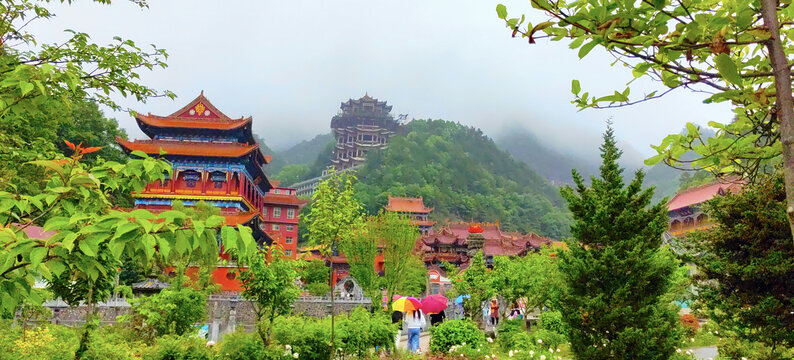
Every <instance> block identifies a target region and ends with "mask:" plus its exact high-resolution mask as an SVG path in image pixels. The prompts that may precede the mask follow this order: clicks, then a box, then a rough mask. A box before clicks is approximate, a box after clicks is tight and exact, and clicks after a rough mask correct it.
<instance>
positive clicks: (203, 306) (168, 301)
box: [132, 282, 207, 340]
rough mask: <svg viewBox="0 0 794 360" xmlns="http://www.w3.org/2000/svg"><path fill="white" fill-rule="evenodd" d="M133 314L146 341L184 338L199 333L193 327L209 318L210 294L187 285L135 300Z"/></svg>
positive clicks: (135, 322) (178, 283) (178, 284)
mask: <svg viewBox="0 0 794 360" xmlns="http://www.w3.org/2000/svg"><path fill="white" fill-rule="evenodd" d="M132 311H133V313H134V315H133V318H138V317H139V318H140V319H139V320H137V321H134V324H135V325H134V326H135V327H136V330H137V331H138V332H139V334H140V335H142V336H143V337H144V338H146V339H150V340H151V339H154V338H155V337H162V336H165V335H177V336H182V335H184V334H189V333H191V332H194V331H195V330H197V329H196V328H195V327H193V325H195V324H196V323H197V322H199V321H201V320H204V319H205V318H206V317H207V294H206V293H205V292H203V291H201V290H196V289H193V288H192V287H190V286H186V284H182V283H180V282H174V283H172V284H171V287H169V288H167V289H163V290H161V291H160V292H159V293H157V294H154V295H152V296H144V297H139V298H136V299H135V300H134V303H133V306H132Z"/></svg>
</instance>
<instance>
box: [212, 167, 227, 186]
mask: <svg viewBox="0 0 794 360" xmlns="http://www.w3.org/2000/svg"><path fill="white" fill-rule="evenodd" d="M210 180H211V181H212V186H213V187H214V188H216V189H220V188H223V183H224V182H226V173H225V172H223V171H213V172H212V173H210Z"/></svg>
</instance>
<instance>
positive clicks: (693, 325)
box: [681, 314, 700, 337]
mask: <svg viewBox="0 0 794 360" xmlns="http://www.w3.org/2000/svg"><path fill="white" fill-rule="evenodd" d="M681 325H682V326H683V327H684V333H685V334H686V336H688V337H694V336H695V335H696V334H697V332H698V329H700V322H699V321H698V319H697V318H696V317H695V315H692V314H684V315H681Z"/></svg>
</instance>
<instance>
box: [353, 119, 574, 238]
mask: <svg viewBox="0 0 794 360" xmlns="http://www.w3.org/2000/svg"><path fill="white" fill-rule="evenodd" d="M358 176H359V184H358V185H357V193H358V196H359V198H360V200H361V201H362V203H363V204H364V205H365V207H366V210H367V211H368V212H370V213H375V212H377V211H378V210H379V209H381V208H382V207H383V206H384V205H385V204H386V202H387V196H388V195H396V196H423V197H424V199H425V203H426V205H427V206H430V207H433V208H435V210H434V211H433V215H432V216H433V217H434V219H436V220H441V221H443V220H445V219H450V220H474V221H492V222H493V221H499V222H500V224H501V226H502V229H503V230H507V231H521V232H529V231H534V232H536V233H539V234H542V235H547V236H551V237H554V238H560V237H562V236H565V235H568V233H569V228H568V226H569V222H570V219H569V215H568V212H567V209H566V208H565V202H564V201H563V199H562V198H561V197H560V195H559V191H558V189H557V188H556V187H554V186H552V185H551V184H549V183H548V182H547V181H546V180H545V179H544V178H543V177H542V176H540V175H539V174H537V173H536V172H534V171H532V169H530V168H529V166H527V164H525V163H523V162H521V161H517V160H515V159H514V158H513V157H512V156H510V155H509V154H507V153H505V152H504V151H502V150H500V149H498V148H497V147H496V144H495V143H494V142H493V140H491V139H490V138H489V137H487V136H485V135H484V134H483V133H482V131H480V130H479V129H475V128H471V127H465V126H463V125H460V124H457V123H453V122H449V121H443V120H414V121H412V122H411V123H409V124H407V125H406V127H405V129H404V131H403V134H402V135H398V136H395V137H394V138H392V139H391V140H390V143H389V147H388V148H387V149H385V150H382V151H378V152H373V153H370V155H369V157H368V158H367V161H366V162H365V163H364V165H363V166H362V168H361V169H360V170H359V171H358Z"/></svg>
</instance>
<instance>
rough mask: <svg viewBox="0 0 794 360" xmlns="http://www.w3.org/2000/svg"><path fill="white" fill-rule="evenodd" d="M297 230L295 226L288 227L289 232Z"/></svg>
mask: <svg viewBox="0 0 794 360" xmlns="http://www.w3.org/2000/svg"><path fill="white" fill-rule="evenodd" d="M292 230H295V225H287V231H292Z"/></svg>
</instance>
